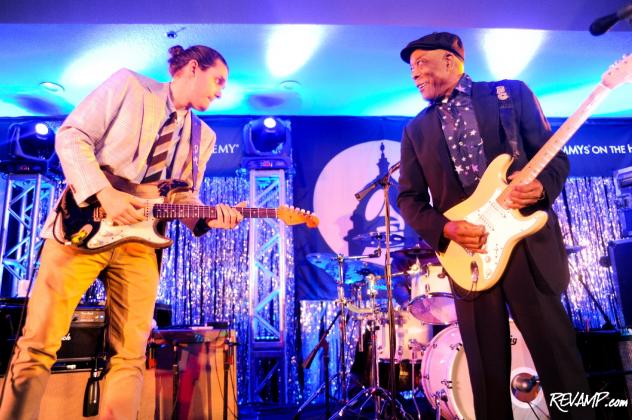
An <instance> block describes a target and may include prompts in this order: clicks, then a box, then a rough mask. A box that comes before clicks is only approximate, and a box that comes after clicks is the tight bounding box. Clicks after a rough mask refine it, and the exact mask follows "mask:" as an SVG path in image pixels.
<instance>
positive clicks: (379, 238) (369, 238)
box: [350, 232, 405, 246]
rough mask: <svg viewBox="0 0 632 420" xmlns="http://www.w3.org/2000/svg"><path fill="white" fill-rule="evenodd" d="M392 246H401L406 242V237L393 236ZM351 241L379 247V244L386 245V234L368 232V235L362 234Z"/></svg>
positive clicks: (391, 237) (353, 237)
mask: <svg viewBox="0 0 632 420" xmlns="http://www.w3.org/2000/svg"><path fill="white" fill-rule="evenodd" d="M390 239H391V246H393V245H397V244H401V243H403V242H404V239H405V238H404V236H402V235H398V234H395V233H394V234H391V236H390ZM350 240H351V241H358V242H368V244H369V245H375V246H377V244H378V242H379V243H380V244H381V245H382V246H385V245H386V233H384V232H368V233H360V234H358V235H355V236H352V237H351V238H350Z"/></svg>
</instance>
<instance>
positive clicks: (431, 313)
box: [408, 264, 456, 325]
mask: <svg viewBox="0 0 632 420" xmlns="http://www.w3.org/2000/svg"><path fill="white" fill-rule="evenodd" d="M410 277H411V279H410V280H411V283H410V295H411V296H412V299H411V301H410V303H409V304H408V310H409V311H410V313H411V314H412V315H413V316H414V317H415V318H417V319H418V320H420V321H422V322H425V323H426V324H431V325H447V324H452V323H454V322H456V309H455V307H454V298H453V296H452V290H451V289H450V280H449V279H448V276H447V275H446V274H445V272H444V271H443V267H441V266H440V265H436V264H426V265H425V266H423V267H422V268H421V270H419V272H417V273H413V274H411V275H410Z"/></svg>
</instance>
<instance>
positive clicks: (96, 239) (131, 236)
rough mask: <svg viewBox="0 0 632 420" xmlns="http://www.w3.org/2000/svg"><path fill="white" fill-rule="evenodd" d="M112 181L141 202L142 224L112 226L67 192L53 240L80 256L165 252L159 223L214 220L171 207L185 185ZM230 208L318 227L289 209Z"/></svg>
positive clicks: (205, 210) (193, 208)
mask: <svg viewBox="0 0 632 420" xmlns="http://www.w3.org/2000/svg"><path fill="white" fill-rule="evenodd" d="M113 179H114V178H111V179H110V181H112V180H113ZM116 181H117V182H116V184H115V188H116V189H118V190H121V191H124V192H127V193H129V194H132V195H135V196H137V197H139V198H142V199H143V200H144V201H145V207H144V216H145V218H144V220H142V221H140V222H137V223H133V224H130V225H114V224H112V222H111V220H109V219H108V218H107V214H105V211H104V209H103V207H101V205H100V203H99V202H98V201H96V200H95V201H93V202H91V203H90V204H89V205H88V206H86V207H79V206H78V205H77V203H76V202H75V199H74V196H73V195H72V192H71V191H70V190H69V189H68V188H67V189H66V190H65V191H64V193H63V194H62V197H61V200H60V201H59V205H58V206H57V218H56V219H55V226H54V233H55V238H56V239H57V240H58V241H59V242H61V243H63V244H64V245H68V246H71V247H74V248H77V249H80V250H82V251H84V252H100V251H104V250H106V249H109V248H112V247H114V246H116V245H118V244H121V243H124V242H141V243H144V244H146V245H148V246H151V247H153V248H166V247H168V246H170V245H171V244H172V243H173V241H172V240H171V239H169V238H167V237H165V236H163V235H162V234H161V233H160V232H159V229H157V224H158V222H159V221H161V220H173V219H186V218H191V219H200V218H206V219H215V218H217V211H216V208H215V207H214V206H202V205H197V204H172V203H171V201H172V198H173V196H174V195H175V194H176V193H178V192H184V191H188V190H189V189H190V188H189V186H188V184H187V183H186V182H185V181H181V180H177V179H171V180H164V181H160V182H158V183H151V184H132V183H128V182H126V181H123V180H121V179H117V180H116ZM233 208H234V209H235V210H237V211H238V212H240V213H241V214H242V215H243V216H244V217H247V218H248V217H249V218H272V219H280V220H283V222H285V224H287V225H298V224H302V223H305V224H306V225H307V226H308V227H310V228H313V227H316V226H318V223H319V220H318V217H316V215H314V214H311V213H310V212H307V211H305V210H301V209H297V208H293V207H287V206H281V207H278V208H251V207H233Z"/></svg>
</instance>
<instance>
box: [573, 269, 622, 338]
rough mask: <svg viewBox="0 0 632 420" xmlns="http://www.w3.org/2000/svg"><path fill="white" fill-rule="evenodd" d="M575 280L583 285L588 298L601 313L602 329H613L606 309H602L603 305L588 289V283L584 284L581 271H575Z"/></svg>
mask: <svg viewBox="0 0 632 420" xmlns="http://www.w3.org/2000/svg"><path fill="white" fill-rule="evenodd" d="M577 281H579V283H580V284H581V285H582V286H584V290H586V294H588V297H590V300H592V302H593V303H594V304H595V307H596V308H597V310H598V311H599V313H600V314H601V316H602V318H603V320H604V324H603V325H602V326H601V329H602V330H612V331H613V330H614V329H615V328H614V325H612V322H611V321H610V318H608V315H606V311H604V309H603V307H602V306H601V304H600V303H599V301H597V298H595V295H594V294H593V293H592V291H591V290H590V288H589V287H588V285H587V284H586V282H584V279H583V276H582V275H581V273H577Z"/></svg>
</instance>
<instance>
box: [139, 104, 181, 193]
mask: <svg viewBox="0 0 632 420" xmlns="http://www.w3.org/2000/svg"><path fill="white" fill-rule="evenodd" d="M175 128H176V113H175V112H172V113H171V115H169V118H168V119H167V121H166V122H165V124H164V125H163V126H162V129H161V130H160V135H159V136H158V138H157V139H156V141H155V142H154V145H153V147H152V152H151V153H150V154H149V159H148V160H147V172H145V177H144V178H143V181H142V183H143V184H144V183H147V182H154V181H159V180H160V178H161V177H162V173H163V171H164V170H165V167H166V166H167V155H168V154H169V148H170V147H171V138H172V137H173V132H174V131H175Z"/></svg>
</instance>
